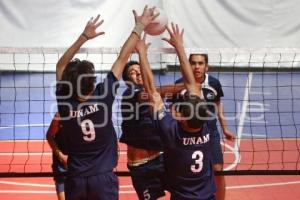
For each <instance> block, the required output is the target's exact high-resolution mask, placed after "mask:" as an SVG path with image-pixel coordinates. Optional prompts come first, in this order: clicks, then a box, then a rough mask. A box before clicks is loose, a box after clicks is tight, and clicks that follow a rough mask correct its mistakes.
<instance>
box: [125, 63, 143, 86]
mask: <svg viewBox="0 0 300 200" xmlns="http://www.w3.org/2000/svg"><path fill="white" fill-rule="evenodd" d="M128 77H129V80H130V81H132V82H133V83H134V84H135V85H142V84H143V79H142V74H141V69H140V66H139V65H131V66H130V67H129V69H128Z"/></svg>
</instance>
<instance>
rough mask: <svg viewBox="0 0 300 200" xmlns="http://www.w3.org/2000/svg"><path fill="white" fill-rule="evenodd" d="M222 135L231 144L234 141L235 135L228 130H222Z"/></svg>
mask: <svg viewBox="0 0 300 200" xmlns="http://www.w3.org/2000/svg"><path fill="white" fill-rule="evenodd" d="M223 134H224V135H225V137H226V139H227V140H229V141H231V142H233V141H234V140H235V134H234V133H233V132H231V131H230V130H228V129H227V130H223Z"/></svg>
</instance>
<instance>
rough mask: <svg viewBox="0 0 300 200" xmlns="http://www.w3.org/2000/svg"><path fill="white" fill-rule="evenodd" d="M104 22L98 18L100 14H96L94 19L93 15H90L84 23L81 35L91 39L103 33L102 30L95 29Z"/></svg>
mask: <svg viewBox="0 0 300 200" xmlns="http://www.w3.org/2000/svg"><path fill="white" fill-rule="evenodd" d="M103 22H104V20H103V19H102V20H100V15H97V17H96V18H95V19H94V17H92V18H91V19H90V20H89V21H88V22H87V24H86V26H85V28H84V31H83V33H82V35H83V36H84V37H87V39H93V38H95V37H97V36H99V35H103V34H104V32H103V31H100V32H98V31H97V28H98V27H99V26H101V24H102V23H103Z"/></svg>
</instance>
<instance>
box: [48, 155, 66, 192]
mask: <svg viewBox="0 0 300 200" xmlns="http://www.w3.org/2000/svg"><path fill="white" fill-rule="evenodd" d="M52 171H53V179H54V182H55V189H56V192H57V193H60V192H64V191H65V180H66V172H67V170H66V169H65V167H64V166H63V164H62V163H61V162H60V161H59V160H58V159H57V158H56V157H55V156H53V163H52Z"/></svg>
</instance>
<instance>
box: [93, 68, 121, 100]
mask: <svg viewBox="0 0 300 200" xmlns="http://www.w3.org/2000/svg"><path fill="white" fill-rule="evenodd" d="M118 87H119V81H118V79H117V78H116V77H115V75H114V74H113V73H112V72H109V73H108V74H107V76H106V78H105V79H104V81H103V82H102V83H99V84H98V85H97V86H96V95H98V96H99V98H102V99H103V98H104V99H106V101H107V102H109V103H111V104H112V102H113V101H114V100H115V96H116V94H117V89H118Z"/></svg>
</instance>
